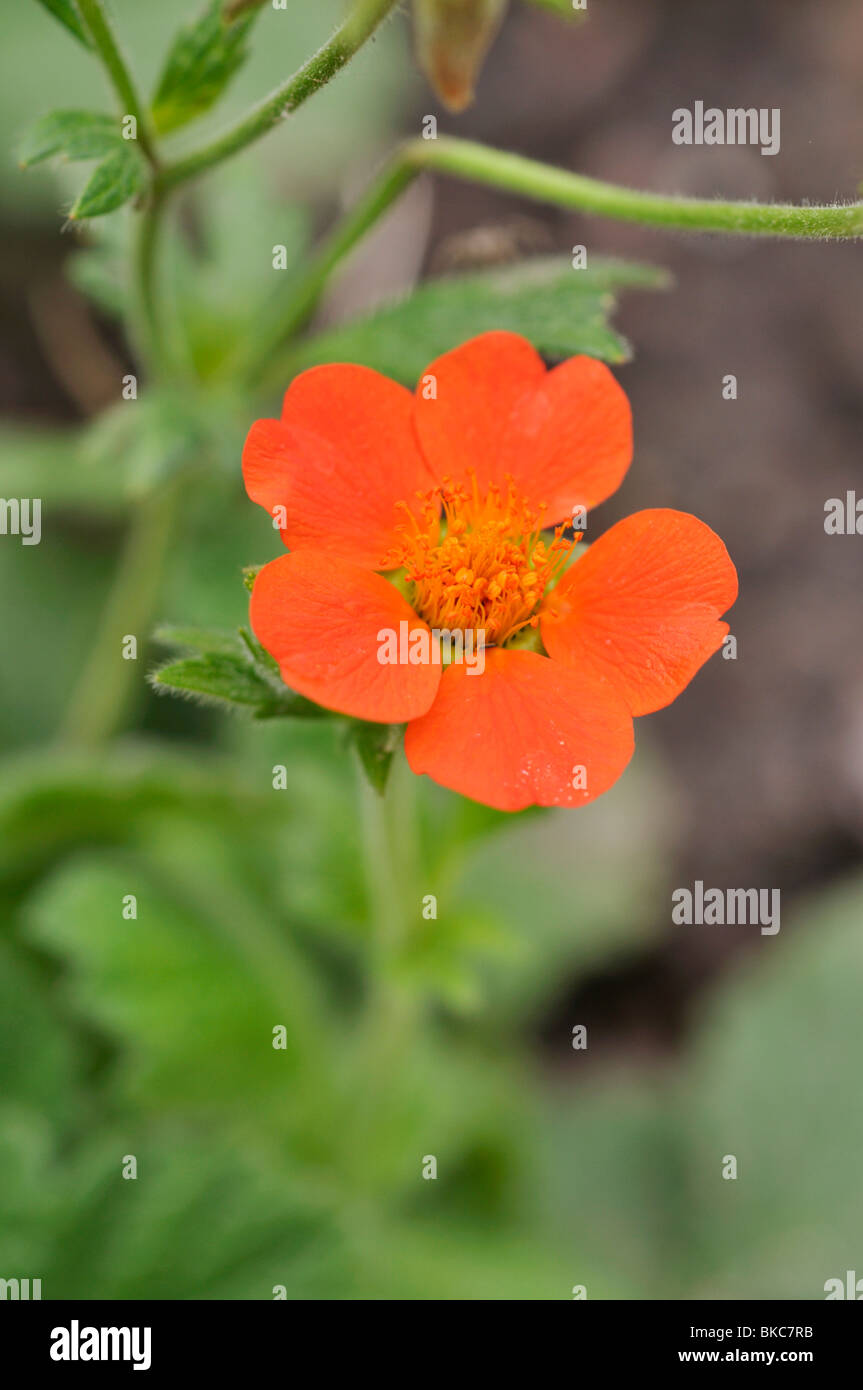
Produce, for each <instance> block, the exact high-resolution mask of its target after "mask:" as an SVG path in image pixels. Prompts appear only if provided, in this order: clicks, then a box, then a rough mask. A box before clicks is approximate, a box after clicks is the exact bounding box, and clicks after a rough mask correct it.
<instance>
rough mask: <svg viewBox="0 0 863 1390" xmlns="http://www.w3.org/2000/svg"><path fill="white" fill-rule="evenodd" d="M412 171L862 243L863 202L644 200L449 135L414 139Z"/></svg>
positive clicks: (698, 221) (584, 203)
mask: <svg viewBox="0 0 863 1390" xmlns="http://www.w3.org/2000/svg"><path fill="white" fill-rule="evenodd" d="M400 157H401V158H402V159H405V160H407V161H408V163H409V165H410V166H411V167H413V168H420V169H436V170H437V171H438V172H439V173H442V174H451V175H453V176H454V177H455V178H460V179H472V180H474V181H475V182H477V183H486V184H491V185H493V187H495V188H504V189H507V190H508V191H509V192H511V193H519V194H522V195H523V196H524V197H526V198H535V199H536V200H537V201H539V202H545V203H555V204H556V205H557V206H558V207H564V208H573V209H577V210H579V211H581V212H589V213H595V214H596V216H598V217H612V218H615V219H617V220H618V221H623V222H642V223H645V224H646V225H648V226H654V227H679V228H681V229H683V230H691V231H702V232H731V233H736V234H739V235H743V236H781V237H816V238H817V237H859V236H861V235H863V203H860V202H856V203H831V204H827V205H825V206H820V207H819V206H809V205H805V206H797V205H795V204H793V203H741V202H725V201H723V200H721V199H713V198H677V197H668V196H666V195H664V194H661V193H641V192H638V191H637V190H636V189H632V188H621V187H619V186H618V185H617V184H613V183H604V182H603V181H602V180H600V179H591V178H587V177H586V176H585V175H584V174H573V173H570V172H569V170H568V169H556V168H555V167H554V166H553V165H550V164H542V163H540V162H539V161H538V160H536V159H527V158H526V157H525V156H524V155H519V154H508V153H507V152H506V151H505V150H495V149H491V148H489V147H488V146H487V145H478V144H475V143H474V142H473V141H472V140H458V139H455V138H452V137H449V136H446V137H442V138H441V139H439V140H421V139H417V140H412V141H411V142H410V143H409V144H408V145H407V146H405V148H404V150H403V151H402V154H401V156H400Z"/></svg>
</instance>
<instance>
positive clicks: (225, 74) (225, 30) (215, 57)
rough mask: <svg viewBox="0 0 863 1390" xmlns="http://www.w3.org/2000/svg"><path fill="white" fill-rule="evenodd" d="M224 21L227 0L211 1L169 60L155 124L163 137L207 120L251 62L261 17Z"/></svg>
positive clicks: (156, 100)
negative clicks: (249, 43)
mask: <svg viewBox="0 0 863 1390" xmlns="http://www.w3.org/2000/svg"><path fill="white" fill-rule="evenodd" d="M256 17H257V16H256V15H255V14H245V15H242V16H240V17H239V18H238V19H236V20H234V21H232V22H227V23H226V22H225V20H224V19H223V18H222V0H210V3H209V4H208V5H207V7H206V9H205V10H204V12H203V14H202V15H201V16H200V17H199V18H198V19H197V20H195V22H194V23H193V24H188V25H185V26H184V27H183V28H182V29H181V30H180V32H179V34H178V35H177V37H176V39H175V40H174V43H173V46H172V48H171V50H170V52H169V53H168V57H167V59H166V60H165V66H164V68H163V70H162V75H161V77H160V78H159V82H158V86H157V88H156V94H155V96H154V98H153V108H152V110H153V121H154V123H155V126H156V129H157V131H158V132H159V133H160V134H161V135H166V134H168V132H169V131H172V130H177V129H178V128H179V127H180V126H183V125H186V124H187V122H189V121H193V120H195V119H196V118H197V117H198V116H202V115H203V114H204V112H205V111H208V110H209V109H210V107H211V106H213V105H214V104H215V102H217V101H218V99H219V97H220V96H221V95H222V93H223V92H224V91H225V89H226V87H227V86H228V83H229V82H230V80H231V78H232V77H233V75H234V73H235V72H236V71H237V69H238V68H239V67H241V65H242V64H243V62H244V61H245V59H246V57H247V54H248V49H247V47H246V36H247V34H248V32H249V29H250V27H251V25H252V24H253V23H254V21H255V19H256Z"/></svg>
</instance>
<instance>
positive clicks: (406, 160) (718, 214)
mask: <svg viewBox="0 0 863 1390" xmlns="http://www.w3.org/2000/svg"><path fill="white" fill-rule="evenodd" d="M424 170H433V171H437V172H439V173H443V174H450V175H452V176H454V177H456V178H464V179H472V180H474V181H476V182H479V183H487V184H491V185H492V186H494V187H495V188H503V189H506V190H508V191H509V192H512V193H518V194H521V195H522V196H524V197H529V198H536V199H537V200H539V201H542V202H549V203H554V204H557V205H558V206H560V207H567V208H573V209H578V210H580V211H582V212H588V213H595V214H596V215H598V216H604V217H611V218H616V219H618V220H621V221H628V222H642V223H645V224H648V225H654V226H665V227H676V228H681V229H684V230H687V229H688V230H693V231H695V230H698V231H705V232H710V231H713V232H728V233H733V234H734V233H736V234H739V235H744V236H747V235H748V236H783V237H813V238H817V237H822V238H826V237H833V238H842V237H858V236H861V235H863V203H860V202H858V203H847V204H837V205H830V206H825V207H814V206H805V207H795V206H794V205H791V204H784V203H762V204H760V203H739V202H719V201H715V200H713V199H706V198H675V197H670V198H669V197H664V196H663V195H661V194H655V193H639V192H637V191H636V190H634V189H629V188H619V187H618V186H617V185H615V184H610V183H603V182H601V181H600V180H598V179H590V178H587V177H585V176H584V175H582V174H572V173H570V172H569V171H568V170H566V169H556V168H554V167H553V166H552V165H549V164H541V163H539V162H538V161H537V160H535V159H526V158H525V157H524V156H522V155H515V154H507V153H506V152H505V151H503V150H495V149H492V148H490V147H489V146H486V145H478V144H475V143H474V142H473V141H469V140H460V139H456V138H455V137H449V136H447V137H442V138H440V139H438V140H422V139H418V140H411V141H409V142H408V143H407V144H405V145H403V146H402V147H401V149H400V150H398V151H397V153H396V154H395V155H394V156H393V158H392V159H391V160H390V161H389V162H388V163H387V164H386V166H385V167H384V170H383V172H382V173H381V174H380V175H379V176H378V178H377V179H376V180H375V181H374V183H373V184H372V185H371V187H370V188H369V190H368V192H366V193H365V194H364V195H363V196H362V198H361V199H360V201H359V202H358V203H357V204H356V206H355V207H354V208H352V209H351V210H350V211H349V212H348V213H347V215H346V216H345V217H344V218H343V219H342V220H341V221H340V222H339V223H338V225H337V226H336V228H335V230H334V231H333V233H332V234H331V235H330V236H329V237H328V238H327V240H326V241H325V242H324V244H323V246H322V247H321V248H320V250H319V251H318V252H317V254H316V255H315V256H314V257H313V258H312V260H311V261H310V263H309V264H308V265H307V266H306V267H305V268H304V271H303V276H302V279H301V280H300V282H299V284H298V285H297V287H296V289H293V290H292V291H291V292H290V293H289V294H288V295H287V297H286V298H285V300H284V301H282V302H280V303H277V304H276V305H275V306H274V309H273V310H272V311H271V316H270V320H269V323H264V324H263V325H262V327H261V332H260V333H259V334H258V336H257V339H256V342H255V345H254V348H253V349H252V351H251V352H250V354H249V356H248V358H247V359H246V360H245V361H244V362H241V363H240V364H239V370H240V371H242V372H243V374H244V375H245V376H246V378H247V380H248V381H249V382H250V383H255V382H256V381H258V380H259V379H260V378H261V377H263V376H264V375H265V373H266V370H267V366H268V364H269V363H270V362H271V361H272V359H273V357H274V355H275V354H276V353H277V352H278V350H279V349H280V348H281V347H282V346H283V344H284V343H285V342H286V341H287V340H288V339H290V338H291V337H293V335H294V334H295V333H297V332H298V331H299V330H300V329H301V328H303V327H305V325H306V324H307V323H308V321H309V319H310V318H311V317H312V315H313V314H314V311H315V309H316V308H317V306H318V303H319V302H320V299H321V296H322V294H323V292H324V290H325V289H326V287H327V284H328V282H329V278H330V276H331V275H332V273H333V271H334V270H335V269H336V268H337V266H338V265H339V264H340V263H341V262H342V261H343V260H344V259H345V258H346V256H348V255H349V253H350V252H351V251H352V250H353V249H354V247H355V246H356V245H357V244H358V243H359V242H360V241H361V239H362V238H363V237H364V236H365V234H366V232H367V231H369V229H370V228H371V227H373V226H374V224H375V223H376V222H377V221H378V219H379V218H380V217H382V216H383V214H384V213H385V212H387V210H388V209H389V208H390V206H391V205H392V204H393V203H394V202H395V201H396V199H397V198H398V197H399V196H400V195H401V194H402V193H403V192H404V191H405V189H406V188H407V187H408V186H409V185H410V184H411V183H412V182H413V180H414V179H415V178H416V177H417V175H419V174H421V173H422V172H423V171H424ZM280 365H281V366H282V367H283V365H284V364H280Z"/></svg>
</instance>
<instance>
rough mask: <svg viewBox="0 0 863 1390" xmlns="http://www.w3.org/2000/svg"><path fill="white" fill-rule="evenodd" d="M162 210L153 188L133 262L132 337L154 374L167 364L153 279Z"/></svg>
mask: <svg viewBox="0 0 863 1390" xmlns="http://www.w3.org/2000/svg"><path fill="white" fill-rule="evenodd" d="M162 208H163V198H162V195H161V194H160V193H159V192H158V190H157V189H155V188H154V189H153V190H152V191H151V192H150V194H149V196H148V198H147V202H146V204H145V205H144V208H143V211H142V212H141V214H140V217H139V218H138V225H137V227H136V235H135V244H134V252H133V257H134V258H133V263H132V299H131V302H132V311H131V324H132V334H133V337H134V338H135V343H136V346H137V349H138V352H139V355H140V357H141V359H142V361H144V362H146V363H147V364H148V366H149V368H150V370H151V372H152V373H153V374H154V375H155V374H156V373H158V370H159V367H160V366H162V367H164V366H166V365H167V363H166V360H165V358H166V347H165V338H164V331H163V325H162V320H161V316H160V313H159V295H158V286H157V279H156V256H157V250H158V241H159V230H160V226H161V218H162Z"/></svg>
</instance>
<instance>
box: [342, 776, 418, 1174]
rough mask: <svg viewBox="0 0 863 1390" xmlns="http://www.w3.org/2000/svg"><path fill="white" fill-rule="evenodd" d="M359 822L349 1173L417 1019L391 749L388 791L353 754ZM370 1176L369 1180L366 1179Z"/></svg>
mask: <svg viewBox="0 0 863 1390" xmlns="http://www.w3.org/2000/svg"><path fill="white" fill-rule="evenodd" d="M356 764H357V777H358V779H359V796H360V824H361V830H362V842H363V864H364V869H365V879H366V897H367V903H368V917H369V928H370V938H371V939H370V951H369V958H368V964H367V991H366V999H365V1010H364V1013H363V1015H362V1018H361V1020H360V1028H359V1033H358V1036H357V1038H356V1041H355V1048H354V1060H355V1063H356V1069H355V1071H354V1072H353V1074H352V1076H353V1079H352V1082H351V1086H352V1090H351V1094H350V1095H349V1097H348V1103H347V1111H346V1121H345V1134H346V1136H347V1140H348V1142H347V1143H346V1144H345V1146H344V1153H345V1157H346V1161H347V1162H348V1164H349V1165H350V1167H349V1171H350V1172H351V1175H352V1177H353V1178H354V1179H356V1174H355V1171H354V1170H355V1168H356V1154H357V1152H358V1151H365V1150H366V1148H367V1145H368V1141H369V1136H370V1135H373V1133H374V1130H375V1128H376V1126H377V1125H378V1124H380V1123H381V1121H382V1116H383V1114H384V1111H385V1107H386V1103H387V1097H388V1096H389V1095H390V1094H391V1093H392V1089H393V1078H394V1074H395V1072H396V1071H397V1069H398V1067H399V1066H400V1064H401V1063H402V1060H403V1056H404V1053H405V1051H406V1047H407V1044H408V1041H409V1039H410V1036H411V1032H412V1029H413V1027H414V1026H415V1023H416V1013H417V1002H418V1001H417V997H416V994H415V992H414V991H413V990H412V989H411V988H410V986H409V985H407V984H405V983H404V982H402V981H401V980H400V979H399V977H398V961H399V956H400V955H401V953H402V952H403V950H404V948H405V945H406V944H407V942H408V940H409V937H410V935H411V932H412V930H413V929H414V927H415V924H416V923H417V922H418V921H419V919H420V912H421V902H422V897H421V885H420V881H419V877H418V871H417V864H418V859H417V856H416V852H415V849H416V842H415V805H414V795H415V781H416V779H415V778H414V776H413V773H412V772H411V771H410V769H409V768H408V766H407V763H406V762H405V760H404V757H403V755H402V754H401V753H396V755H395V757H394V760H393V767H392V770H391V772H390V778H389V783H388V788H387V792H386V794H385V795H382V794H381V793H380V792H378V791H376V790H375V789H374V788H373V787H372V786H371V785H370V783H369V781H368V779H367V777H366V775H365V772H364V771H363V767H362V764H361V763H360V760H359V758H357V759H356ZM372 1181H373V1178H372Z"/></svg>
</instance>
